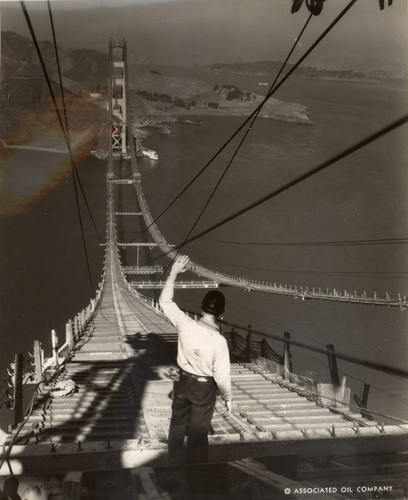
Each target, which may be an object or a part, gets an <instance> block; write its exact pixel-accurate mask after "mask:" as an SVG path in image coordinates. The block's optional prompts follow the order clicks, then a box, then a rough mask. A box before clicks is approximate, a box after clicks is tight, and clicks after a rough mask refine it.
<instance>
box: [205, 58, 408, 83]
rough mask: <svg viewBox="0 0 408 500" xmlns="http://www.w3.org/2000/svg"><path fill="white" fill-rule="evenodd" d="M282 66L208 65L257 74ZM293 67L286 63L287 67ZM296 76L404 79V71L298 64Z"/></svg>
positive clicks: (267, 63) (268, 63)
mask: <svg viewBox="0 0 408 500" xmlns="http://www.w3.org/2000/svg"><path fill="white" fill-rule="evenodd" d="M281 66H282V62H281V61H252V62H236V63H232V64H227V63H225V64H224V63H216V64H212V65H211V66H210V69H212V70H215V71H226V72H234V73H235V72H236V73H253V74H259V75H269V74H272V75H276V74H277V73H278V71H279V70H280V68H281ZM291 68H293V64H288V65H287V69H288V70H289V69H291ZM293 76H294V77H297V78H308V79H321V80H359V81H361V80H371V81H372V80H379V79H403V78H404V79H405V78H407V77H408V75H407V74H406V73H389V72H385V71H383V70H378V71H371V72H369V73H362V72H360V71H355V70H352V69H350V70H328V69H321V68H313V67H311V66H303V65H302V66H299V67H298V68H296V71H295V72H294V74H293Z"/></svg>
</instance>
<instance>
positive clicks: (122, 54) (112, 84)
mask: <svg viewBox="0 0 408 500" xmlns="http://www.w3.org/2000/svg"><path fill="white" fill-rule="evenodd" d="M109 59H110V78H109V116H110V121H111V123H110V131H111V132H110V152H109V155H110V157H111V158H112V157H113V158H126V157H128V156H129V155H128V151H127V119H128V118H127V105H126V102H127V101H126V98H127V96H126V93H127V74H126V73H127V54H126V41H125V40H122V41H121V42H116V41H114V40H113V39H111V40H110V42H109Z"/></svg>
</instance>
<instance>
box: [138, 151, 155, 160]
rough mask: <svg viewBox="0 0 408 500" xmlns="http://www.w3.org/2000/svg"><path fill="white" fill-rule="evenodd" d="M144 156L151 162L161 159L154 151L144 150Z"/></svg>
mask: <svg viewBox="0 0 408 500" xmlns="http://www.w3.org/2000/svg"><path fill="white" fill-rule="evenodd" d="M142 155H143V156H146V157H147V158H149V160H158V159H159V155H158V154H157V153H156V151H154V150H153V149H142Z"/></svg>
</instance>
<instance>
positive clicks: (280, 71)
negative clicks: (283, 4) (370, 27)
mask: <svg viewBox="0 0 408 500" xmlns="http://www.w3.org/2000/svg"><path fill="white" fill-rule="evenodd" d="M311 18H312V14H310V15H309V17H308V18H307V20H306V22H305V24H304V26H303V28H302V29H301V31H300V33H299V35H298V36H297V37H296V39H295V42H294V44H293V45H292V48H291V49H290V51H289V53H288V55H287V56H286V59H285V60H284V62H283V63H282V65H281V68H280V70H279V71H278V73H277V75H276V76H275V79H274V81H273V82H272V84H271V86H270V88H269V90H268V92H267V95H266V98H265V99H264V100H263V104H262V106H259V107H258V108H257V109H256V111H255V113H254V115H253V116H252V118H251V120H250V124H249V126H248V128H247V130H246V131H245V133H244V135H243V137H242V138H241V140H240V142H239V144H238V146H237V147H236V149H235V151H234V153H233V155H232V156H231V158H230V160H229V162H228V164H227V166H226V167H225V169H224V171H223V172H222V174H221V176H220V178H219V179H218V182H217V183H216V185H215V186H214V188H213V190H212V192H211V194H210V196H209V197H208V199H207V201H206V202H205V204H204V206H203V207H202V209H201V211H200V213H199V214H198V216H197V217H196V219H195V221H194V222H193V224H192V226H191V227H190V229H189V231H188V233H187V235H186V236H185V238H184V242H183V243H182V244H181V247H182V246H184V244H185V242H186V241H187V240H188V238H189V237H190V236H191V233H192V232H193V231H194V229H195V227H196V226H197V224H198V222H199V220H200V219H201V217H202V216H203V214H204V212H205V211H206V209H207V207H208V205H209V204H210V202H211V200H212V199H213V197H214V196H215V193H216V192H217V190H218V188H219V186H220V185H221V182H222V181H223V179H224V177H225V176H226V174H227V172H228V170H229V168H230V167H231V165H232V162H233V161H234V159H235V158H236V156H237V154H238V152H239V150H240V149H241V147H242V145H243V144H244V142H245V140H246V138H247V137H248V135H249V133H250V132H251V130H252V127H253V125H254V123H255V121H256V119H257V118H258V116H259V113H260V112H261V110H262V107H263V105H264V104H265V103H266V101H267V99H269V97H270V96H272V94H273V93H274V86H275V84H276V82H277V81H278V79H279V77H280V75H281V74H282V72H283V70H284V69H285V67H286V65H287V64H288V61H289V59H290V57H291V55H292V54H293V52H294V50H295V48H296V47H297V45H298V44H299V42H300V39H301V38H302V35H303V33H304V32H305V30H306V28H307V26H308V24H309V22H310V20H311ZM181 247H180V248H181ZM177 255H178V251H177V252H176V253H175V254H174V257H173V259H172V260H171V262H170V263H169V264H168V265H167V266H166V268H165V270H164V272H163V273H162V275H161V276H160V277H159V278H158V280H157V281H160V280H161V279H162V277H163V276H164V275H165V274H166V272H167V270H168V269H169V267H170V266H171V265H172V263H173V262H174V260H175V259H176V257H177Z"/></svg>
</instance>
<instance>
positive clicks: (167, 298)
mask: <svg viewBox="0 0 408 500" xmlns="http://www.w3.org/2000/svg"><path fill="white" fill-rule="evenodd" d="M167 285H169V286H167ZM159 304H160V307H161V308H162V310H163V312H164V314H165V315H166V316H167V318H168V319H169V320H170V321H171V322H172V324H173V325H174V326H175V327H176V328H177V332H178V348H177V364H178V365H179V367H180V368H181V369H183V370H185V371H186V372H189V373H193V374H194V375H199V376H200V375H201V376H204V377H214V380H215V382H216V384H217V387H218V389H219V391H220V393H221V395H222V396H223V397H224V398H225V399H226V400H227V401H230V400H231V399H232V396H231V375H230V359H229V351H228V345H227V341H226V340H225V338H224V337H223V336H222V335H221V334H220V331H219V328H218V327H217V326H216V325H214V326H212V325H210V324H208V323H206V322H204V321H203V320H200V321H194V320H193V319H191V318H190V317H189V316H187V315H186V314H185V313H184V312H183V311H181V310H180V308H179V307H178V306H177V304H176V303H175V302H173V286H172V283H166V286H165V287H164V288H163V291H162V294H161V296H160V299H159Z"/></svg>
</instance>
